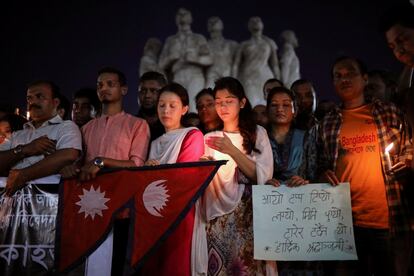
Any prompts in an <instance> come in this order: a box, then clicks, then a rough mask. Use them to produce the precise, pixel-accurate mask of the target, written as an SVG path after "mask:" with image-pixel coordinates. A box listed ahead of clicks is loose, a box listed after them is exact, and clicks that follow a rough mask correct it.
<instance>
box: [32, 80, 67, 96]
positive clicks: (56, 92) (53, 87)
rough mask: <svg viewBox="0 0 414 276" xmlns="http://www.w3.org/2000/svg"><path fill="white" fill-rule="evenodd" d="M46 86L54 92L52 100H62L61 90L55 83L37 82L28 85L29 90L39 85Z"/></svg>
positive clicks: (48, 81) (47, 81)
mask: <svg viewBox="0 0 414 276" xmlns="http://www.w3.org/2000/svg"><path fill="white" fill-rule="evenodd" d="M43 84H46V85H48V86H49V87H50V90H51V91H52V99H55V98H58V99H59V100H60V97H61V94H60V88H59V86H57V85H56V83H54V82H53V81H50V80H35V81H32V82H30V83H29V84H28V85H27V89H29V88H31V87H33V86H37V85H43Z"/></svg>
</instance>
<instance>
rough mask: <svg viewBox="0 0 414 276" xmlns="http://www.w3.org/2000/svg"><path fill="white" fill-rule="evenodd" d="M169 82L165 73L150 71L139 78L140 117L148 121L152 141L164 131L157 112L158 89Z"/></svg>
mask: <svg viewBox="0 0 414 276" xmlns="http://www.w3.org/2000/svg"><path fill="white" fill-rule="evenodd" d="M166 84H167V80H166V79H165V77H164V75H163V74H161V73H158V72H154V71H150V72H146V73H144V74H143V75H142V76H141V78H140V79H139V90H138V103H139V105H140V109H139V112H138V115H137V116H138V117H140V118H143V119H145V120H146V121H147V123H148V125H149V127H150V131H151V141H153V140H155V139H157V138H158V137H159V136H161V135H162V134H163V133H164V127H163V126H162V125H161V123H160V121H159V119H158V114H157V100H158V91H159V90H160V89H161V88H162V87H163V86H165V85H166Z"/></svg>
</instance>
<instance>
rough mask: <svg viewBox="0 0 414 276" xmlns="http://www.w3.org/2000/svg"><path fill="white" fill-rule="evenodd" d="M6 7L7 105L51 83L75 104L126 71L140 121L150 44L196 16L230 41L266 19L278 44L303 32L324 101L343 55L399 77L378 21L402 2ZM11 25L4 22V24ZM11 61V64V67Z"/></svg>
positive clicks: (128, 104) (111, 1) (198, 25)
mask: <svg viewBox="0 0 414 276" xmlns="http://www.w3.org/2000/svg"><path fill="white" fill-rule="evenodd" d="M14 2H17V3H14V4H10V3H9V4H8V5H9V6H7V7H3V8H2V10H3V13H2V16H1V19H0V20H1V23H2V24H1V26H2V28H3V29H5V30H3V31H2V32H1V33H2V39H1V41H2V43H1V44H2V46H1V47H2V48H3V49H2V50H1V55H2V56H3V57H2V59H1V60H2V61H3V64H2V66H3V67H4V68H3V70H4V72H5V73H3V74H1V75H2V77H5V79H4V80H2V83H3V84H5V85H3V89H2V91H1V93H0V102H8V103H10V104H11V105H14V106H19V107H21V108H24V106H25V93H26V92H25V85H26V84H27V83H28V82H30V81H33V80H35V79H51V80H53V81H55V82H56V83H57V84H58V85H59V86H60V87H61V89H62V92H63V93H64V94H65V95H67V96H68V97H71V94H72V93H73V92H74V91H76V90H77V89H79V88H81V87H85V86H92V87H93V86H95V83H96V72H97V70H98V69H100V68H101V67H103V66H106V65H112V66H115V67H118V68H119V69H121V70H122V71H124V72H125V73H126V75H127V78H128V84H129V93H128V95H127V97H126V101H125V109H126V110H127V111H128V112H131V113H136V111H137V104H136V100H135V98H136V91H137V81H138V64H139V59H140V56H141V54H142V49H143V46H144V43H145V41H146V40H147V39H148V38H149V37H151V36H155V37H158V38H160V39H161V40H163V41H164V40H165V39H166V37H167V36H169V35H172V34H174V33H175V32H176V26H175V22H174V21H175V13H176V11H177V9H178V8H179V7H185V8H187V9H189V10H190V11H192V14H193V31H194V32H196V33H202V34H204V35H205V36H207V31H206V22H207V19H208V17H210V16H213V15H214V16H219V17H221V18H222V20H223V22H224V35H225V36H226V37H227V38H230V39H234V40H237V41H243V40H246V39H248V38H249V32H248V31H247V21H248V19H249V18H250V17H251V16H260V17H261V18H262V20H263V22H264V27H265V28H264V34H265V35H267V36H269V37H271V38H273V39H275V40H276V42H278V36H279V34H280V33H281V31H283V30H285V29H292V30H294V31H295V32H296V34H297V36H298V39H299V44H300V48H298V49H297V54H298V56H299V58H300V61H301V73H302V76H303V77H305V78H308V79H310V80H312V81H313V82H314V84H315V87H316V90H317V92H318V93H319V95H320V97H321V98H331V99H332V98H334V92H333V91H332V85H331V80H330V67H331V64H332V62H333V60H334V59H335V58H336V57H338V56H339V55H343V54H346V55H353V56H357V57H360V58H362V59H363V60H364V61H365V62H366V63H367V65H368V67H369V68H371V69H374V68H375V69H376V68H380V69H388V70H391V71H396V72H399V71H400V70H401V69H402V66H401V65H399V64H398V63H397V62H396V61H395V60H394V59H393V57H392V55H391V51H390V50H389V49H388V48H387V46H386V43H385V41H384V38H383V36H382V34H380V33H378V31H377V25H378V19H379V16H380V15H381V14H382V13H383V12H384V10H385V9H386V8H387V7H388V6H389V4H390V3H395V2H397V1H347V2H346V1H294V0H291V1H288V0H285V1H276V0H274V1H251V4H248V3H247V2H239V1H225V0H222V1H216V0H214V1H213V0H210V1H208V0H206V1H203V2H199V1H189V0H186V1H158V0H151V1H145V2H144V1H120V0H118V1H116V0H101V1H98V0H93V1H87V0H84V1H41V0H38V1H30V2H29V1H27V3H26V2H25V1H14ZM3 21H4V22H3ZM4 61H5V62H4Z"/></svg>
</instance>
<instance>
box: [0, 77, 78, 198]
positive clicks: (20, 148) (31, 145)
mask: <svg viewBox="0 0 414 276" xmlns="http://www.w3.org/2000/svg"><path fill="white" fill-rule="evenodd" d="M26 99H27V106H28V109H29V111H30V118H31V121H30V122H28V123H26V124H25V125H24V129H22V130H20V131H16V132H14V133H13V134H12V136H11V138H10V140H8V141H7V142H5V143H3V144H1V145H0V150H1V151H0V171H2V172H8V179H7V184H6V194H7V195H9V196H11V195H13V194H14V193H15V192H16V191H17V190H19V189H21V188H23V187H24V186H26V185H27V184H26V183H27V182H28V181H30V180H35V179H38V178H42V177H46V176H49V175H53V174H57V173H58V172H59V171H60V169H62V168H63V167H64V166H66V165H68V164H71V163H73V162H74V161H75V160H76V159H77V158H78V156H79V152H80V151H81V149H82V138H81V134H80V132H79V129H78V127H77V126H76V125H75V124H74V123H73V122H72V121H63V120H62V118H61V117H60V116H59V115H57V107H58V105H59V89H58V87H57V86H56V85H55V84H54V83H52V82H50V81H43V80H42V81H36V82H33V83H31V84H29V85H28V89H27V96H26Z"/></svg>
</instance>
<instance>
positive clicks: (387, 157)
mask: <svg viewBox="0 0 414 276" xmlns="http://www.w3.org/2000/svg"><path fill="white" fill-rule="evenodd" d="M393 146H394V143H391V144H389V145H388V146H387V147H386V148H385V160H386V164H385V165H386V168H387V171H391V168H392V162H391V156H390V150H391V149H392V147H393Z"/></svg>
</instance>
